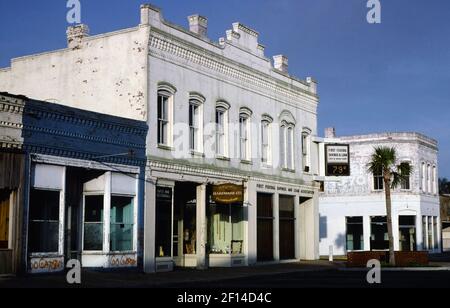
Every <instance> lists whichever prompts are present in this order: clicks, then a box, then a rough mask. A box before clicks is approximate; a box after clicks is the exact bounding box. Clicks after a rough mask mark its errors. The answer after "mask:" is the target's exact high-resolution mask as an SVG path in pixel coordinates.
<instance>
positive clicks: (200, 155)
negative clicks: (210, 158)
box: [191, 150, 205, 158]
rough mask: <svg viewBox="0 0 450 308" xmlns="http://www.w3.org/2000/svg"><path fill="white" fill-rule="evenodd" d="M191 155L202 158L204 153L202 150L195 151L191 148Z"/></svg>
mask: <svg viewBox="0 0 450 308" xmlns="http://www.w3.org/2000/svg"><path fill="white" fill-rule="evenodd" d="M191 155H192V156H193V157H198V158H204V157H205V154H203V153H202V152H198V151H195V150H191Z"/></svg>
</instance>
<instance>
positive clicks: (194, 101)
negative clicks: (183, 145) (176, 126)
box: [189, 93, 205, 152]
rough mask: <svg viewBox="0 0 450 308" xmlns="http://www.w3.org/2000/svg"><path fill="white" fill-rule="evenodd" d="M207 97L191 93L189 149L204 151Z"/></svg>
mask: <svg viewBox="0 0 450 308" xmlns="http://www.w3.org/2000/svg"><path fill="white" fill-rule="evenodd" d="M204 101H205V99H204V97H203V96H201V95H199V94H193V93H191V94H190V99H189V149H190V150H191V151H194V152H202V151H203V103H204Z"/></svg>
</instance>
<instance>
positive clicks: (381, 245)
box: [370, 216, 389, 250]
mask: <svg viewBox="0 0 450 308" xmlns="http://www.w3.org/2000/svg"><path fill="white" fill-rule="evenodd" d="M370 219H371V222H370V223H371V235H370V249H371V250H387V249H389V236H388V230H387V218H386V216H375V217H371V218H370Z"/></svg>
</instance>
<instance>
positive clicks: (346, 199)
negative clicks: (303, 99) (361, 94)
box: [319, 133, 440, 255]
mask: <svg viewBox="0 0 450 308" xmlns="http://www.w3.org/2000/svg"><path fill="white" fill-rule="evenodd" d="M325 142H338V143H344V144H345V143H348V144H350V169H351V176H350V177H343V178H333V177H326V178H325V192H324V193H321V194H320V198H319V199H320V228H321V229H320V254H321V255H328V250H329V246H330V245H331V246H333V253H334V255H344V254H345V253H346V247H345V246H346V238H345V237H346V217H351V216H362V217H363V230H364V250H370V232H371V231H370V230H371V229H370V217H371V216H386V205H385V196H384V191H374V189H373V177H372V175H371V174H369V173H368V172H367V163H368V162H369V160H370V155H371V154H372V153H373V149H374V147H375V146H388V147H395V149H396V151H397V156H398V157H397V158H398V161H399V162H401V161H408V162H410V163H411V165H412V166H413V171H412V175H411V178H410V185H411V187H410V188H411V189H409V190H402V189H400V188H398V189H395V190H394V191H393V192H392V220H393V231H394V232H393V233H394V247H395V249H399V230H398V217H399V216H402V215H405V216H406V215H408V216H416V243H417V247H418V249H422V248H423V243H422V242H423V241H422V216H434V217H437V218H439V217H440V213H439V197H438V195H437V194H435V193H433V189H429V190H428V192H423V191H422V181H421V172H420V170H421V165H422V162H425V163H426V164H430V165H432V166H436V167H437V165H438V162H437V142H436V141H434V140H432V139H430V138H428V137H426V136H423V135H420V134H416V133H385V134H373V135H361V136H350V137H341V138H333V139H325ZM436 182H437V181H436ZM437 236H440V235H439V232H438V234H437ZM437 250H439V249H437Z"/></svg>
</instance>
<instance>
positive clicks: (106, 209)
mask: <svg viewBox="0 0 450 308" xmlns="http://www.w3.org/2000/svg"><path fill="white" fill-rule="evenodd" d="M111 182H112V176H111V171H109V172H106V173H105V195H104V199H103V232H104V234H103V253H109V237H110V234H109V233H110V221H111V215H110V214H111V184H112V183H111Z"/></svg>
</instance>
